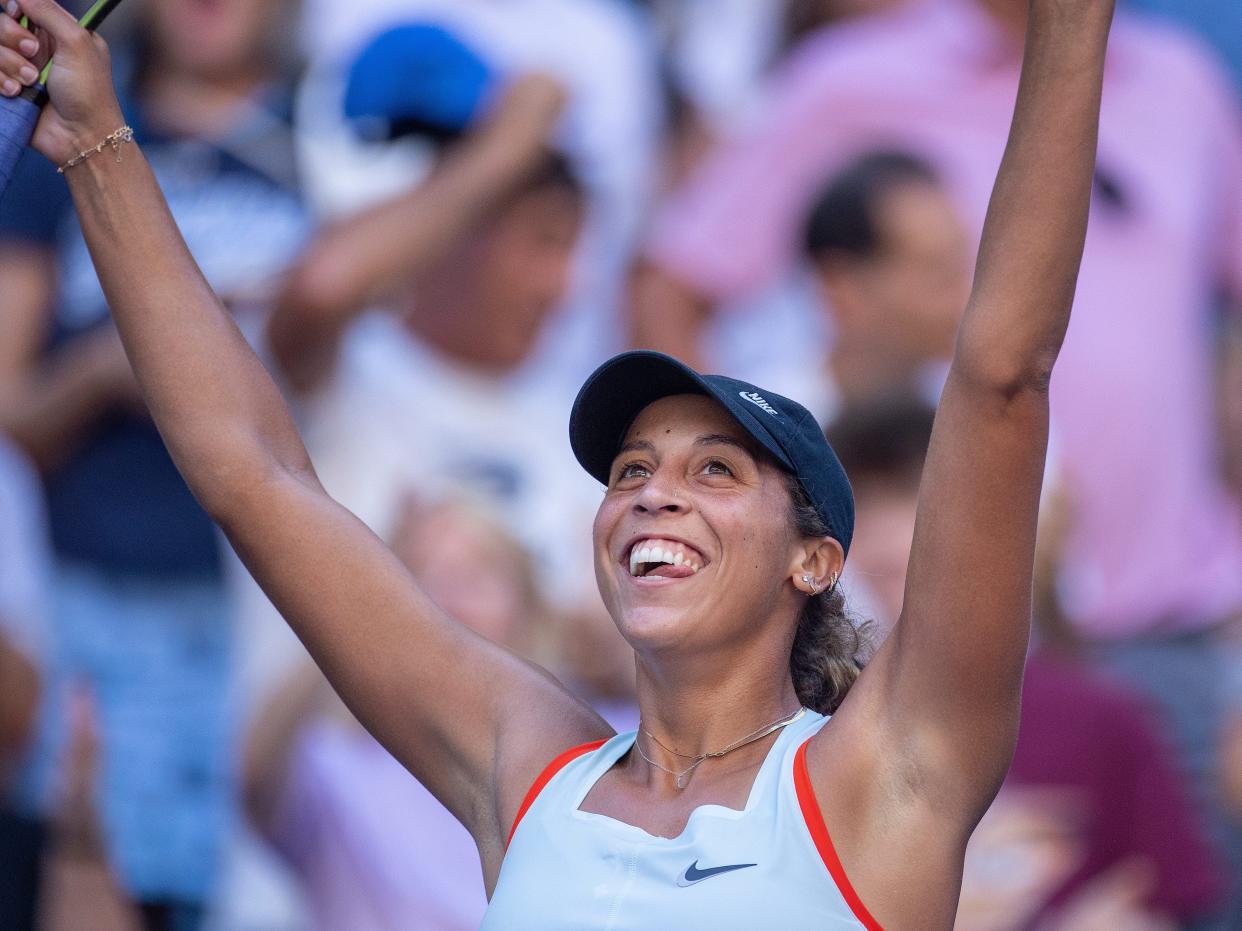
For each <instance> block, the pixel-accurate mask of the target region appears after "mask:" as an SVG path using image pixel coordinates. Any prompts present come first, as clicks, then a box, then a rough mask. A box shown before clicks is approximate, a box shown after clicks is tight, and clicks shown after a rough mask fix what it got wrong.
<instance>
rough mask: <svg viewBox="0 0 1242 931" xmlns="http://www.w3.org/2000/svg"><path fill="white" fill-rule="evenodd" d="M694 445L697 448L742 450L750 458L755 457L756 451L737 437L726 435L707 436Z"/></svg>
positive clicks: (700, 438) (696, 441) (714, 434)
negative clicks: (728, 447)
mask: <svg viewBox="0 0 1242 931" xmlns="http://www.w3.org/2000/svg"><path fill="white" fill-rule="evenodd" d="M694 445H695V446H732V447H734V448H736V449H740V450H741V451H742V452H744V453H746V455H748V456H754V451H753V450H752V449H751V448H750V447H749V446H748V445H747V444H745V443H743V442H742V441H741V440H739V439H737V438H736V437H732V436H729V435H728V434H725V433H709V434H707V435H706V436H701V437H699V438H698V439H697V440H695V441H694Z"/></svg>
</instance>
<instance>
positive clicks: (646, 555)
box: [629, 541, 701, 576]
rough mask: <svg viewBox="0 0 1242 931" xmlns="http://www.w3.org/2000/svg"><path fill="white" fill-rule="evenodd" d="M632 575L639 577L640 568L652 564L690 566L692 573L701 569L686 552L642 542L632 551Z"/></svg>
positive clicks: (635, 545)
mask: <svg viewBox="0 0 1242 931" xmlns="http://www.w3.org/2000/svg"><path fill="white" fill-rule="evenodd" d="M629 562H630V575H632V576H638V575H639V567H640V566H642V565H644V564H650V563H667V564H669V565H672V566H688V567H689V568H690V570H691V571H692V572H698V571H699V569H700V568H701V567H700V566H699V564H698V563H696V562H694V561H693V558H692V557H690V556H687V555H686V553H685V550H683V549H680V548H679V549H677V550H676V551H674V550H673V547H672V546H665V545H663V544H655V545H651V544H650V543H646V542H643V541H640V542H639V543H636V544H634V546H633V547H632V548H631V549H630V560H629Z"/></svg>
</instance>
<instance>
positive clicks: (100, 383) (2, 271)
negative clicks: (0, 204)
mask: <svg viewBox="0 0 1242 931" xmlns="http://www.w3.org/2000/svg"><path fill="white" fill-rule="evenodd" d="M55 292H56V262H55V258H54V255H53V253H52V251H51V249H49V248H46V247H44V246H41V245H35V244H25V245H24V244H18V243H15V242H11V241H5V242H0V294H3V295H4V312H3V313H0V430H3V431H4V432H6V433H8V434H9V435H10V436H11V437H12V438H13V439H14V440H15V441H16V442H17V443H18V444H19V445H20V446H21V447H23V448H24V449H25V451H26V453H27V454H28V455H29V456H30V457H31V458H32V459H34V461H35V462H36V463H37V464H38V465H39V466H40V468H43V469H49V468H53V467H55V466H56V465H57V464H59V463H60V462H61V461H63V460H64V458H65V457H67V456H69V455H71V454H72V452H73V451H74V449H75V448H76V446H77V444H78V443H80V442H81V441H82V439H83V437H84V436H85V435H86V434H87V432H88V431H89V429H90V428H91V427H92V426H93V425H94V423H95V422H96V421H97V420H98V419H99V418H100V417H101V416H102V415H104V414H106V413H107V412H108V411H110V410H113V409H114V408H115V407H116V406H117V405H118V404H125V403H129V404H132V403H135V402H136V401H137V389H136V386H135V384H134V379H133V375H132V374H130V370H129V362H128V361H127V360H126V359H125V353H124V350H123V349H122V348H121V343H120V340H119V339H117V336H116V332H115V331H114V330H113V329H112V328H111V327H101V328H100V329H99V330H98V331H96V332H94V333H91V334H89V335H87V336H84V337H81V338H79V339H76V340H74V341H72V342H71V343H70V344H69V345H67V346H65V347H64V348H62V349H60V350H58V351H56V352H55V353H53V354H51V355H45V353H44V344H45V342H46V339H47V335H48V329H49V325H50V321H51V313H52V301H53V299H54V295H55Z"/></svg>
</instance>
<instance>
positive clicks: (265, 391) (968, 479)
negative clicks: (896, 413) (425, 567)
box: [0, 0, 1113, 931]
mask: <svg viewBox="0 0 1242 931" xmlns="http://www.w3.org/2000/svg"><path fill="white" fill-rule="evenodd" d="M1112 8H1113V0H1031V4H1030V21H1029V26H1028V36H1027V46H1026V57H1025V61H1024V65H1023V73H1022V81H1021V87H1020V90H1019V93H1018V101H1017V107H1016V111H1015V114H1014V122H1013V129H1012V134H1011V137H1010V141H1009V147H1008V149H1007V151H1006V153H1005V157H1004V161H1003V163H1002V165H1001V169H1000V174H999V176H998V178H997V183H996V189H995V193H994V195H993V199H992V204H991V209H990V211H989V215H988V219H987V224H986V228H985V231H984V236H983V244H982V248H981V251H980V255H979V262H978V269H977V275H976V280H975V286H974V290H973V293H972V295H971V299H970V303H969V307H968V309H967V311H966V314H965V317H964V319H963V322H962V326H961V332H960V335H959V339H958V345H957V352H956V355H955V357H954V360H953V365H952V370H951V373H950V376H949V379H948V383H947V385H946V387H945V390H944V395H943V400H942V402H941V405H940V410H939V413H938V415H937V421H936V427H935V433H934V437H933V439H932V443H931V449H930V452H929V454H928V458H927V464H926V471H925V475H924V481H923V487H922V496H921V501H920V506H919V517H918V527H917V531H916V535H915V541H914V549H913V553H912V555H911V563H910V569H909V582H908V587H907V594H906V600H905V607H904V610H903V613H902V617H901V619H900V621H899V623H898V624H897V625H896V628H895V630H894V631H893V633H892V634H891V636H890V637H889V638H888V639H887V641H886V642H885V643H884V644H883V646H882V647H881V648H880V649H879V650H878V651H877V652H876V654H875V655H874V657H873V658H872V659H871V661H870V662H869V663H868V665H867V668H866V669H865V670H864V671H863V672H862V673H861V674H860V675H859V674H857V667H856V666H855V664H854V656H853V652H854V650H855V648H856V646H857V644H856V642H855V641H854V640H852V639H851V637H850V636H849V631H848V629H846V628H845V627H843V626H842V625H843V623H844V622H843V621H842V619H841V617H840V596H839V594H838V592H837V590H836V588H835V582H836V579H837V578H838V576H839V574H840V572H841V568H842V565H843V561H844V556H845V553H846V551H847V550H848V548H849V542H850V535H851V530H852V521H853V503H852V499H851V495H850V491H849V486H848V483H847V482H846V480H845V477H844V474H843V473H842V471H841V469H840V467H839V465H838V463H837V461H836V458H835V456H834V455H833V454H832V453H831V451H830V450H829V448H828V447H827V445H826V443H825V442H824V441H823V439H822V437H821V435H820V434H819V431H818V429H817V428H816V427H815V426H814V423H813V421H812V420H811V418H810V416H809V415H808V414H807V413H806V412H805V411H804V410H803V409H801V408H800V407H798V406H797V405H795V404H794V403H793V402H790V401H788V400H786V399H784V398H780V397H777V396H775V395H772V394H768V393H765V392H764V391H763V390H762V389H759V388H756V387H755V386H752V385H745V384H742V383H740V382H734V381H731V380H728V379H723V378H717V377H706V378H705V377H701V376H699V375H697V374H695V373H693V372H691V371H689V370H688V369H686V368H684V367H682V366H681V365H680V364H679V363H677V362H675V361H673V360H671V359H668V358H666V357H662V356H657V355H655V354H647V353H639V354H631V355H627V356H622V357H619V358H618V359H615V360H612V361H611V362H609V363H607V364H606V365H605V366H604V367H603V368H602V369H601V370H600V371H599V372H597V373H596V375H595V376H593V378H592V380H591V381H590V382H588V384H587V386H586V387H585V388H584V389H583V392H582V393H581V395H580V396H579V398H578V401H577V404H576V406H575V410H574V415H573V418H572V421H573V422H572V425H571V434H572V441H573V445H574V449H575V453H576V454H577V456H578V458H579V459H580V461H582V463H583V465H584V466H585V467H586V468H587V469H588V470H589V471H590V472H591V473H592V474H594V475H596V476H597V477H599V478H601V479H603V480H606V481H607V491H606V493H605V495H604V498H603V502H602V504H601V506H600V508H599V514H598V517H597V519H596V523H595V531H594V552H595V564H596V575H597V578H598V582H599V587H600V590H601V592H602V595H603V598H604V601H605V603H606V604H607V606H608V608H609V610H610V612H611V614H612V616H613V618H614V620H615V621H616V623H617V625H618V627H619V628H620V630H621V632H622V633H623V634H624V635H625V637H626V638H627V639H628V641H629V642H630V644H631V645H632V646H633V648H634V652H635V656H636V665H637V681H638V690H639V701H640V706H641V711H642V727H641V729H640V730H639V732H638V733H637V734H626V735H620V736H614V735H613V734H612V733H611V731H610V730H609V728H608V727H607V726H606V725H605V724H604V723H603V722H602V721H601V720H600V719H599V718H598V717H597V716H596V715H595V714H594V713H593V712H592V711H591V710H590V709H589V708H587V707H585V706H584V705H582V704H580V703H579V702H578V701H577V700H575V699H574V698H573V697H572V696H571V695H569V694H568V693H566V692H565V690H564V689H563V688H561V686H560V685H559V684H558V683H557V682H555V681H554V680H553V679H551V678H550V677H549V676H547V675H546V674H544V673H542V672H541V671H540V670H538V669H536V668H533V667H531V666H530V665H527V664H526V663H523V662H521V661H519V660H518V659H516V658H515V657H514V656H512V655H510V654H508V653H506V652H505V651H504V650H502V649H500V648H499V647H497V646H495V645H493V644H491V643H488V642H486V641H484V640H483V639H482V638H480V637H478V636H476V635H474V634H472V633H470V632H469V631H467V630H466V629H465V628H463V627H462V626H460V625H458V624H456V623H455V622H453V621H452V620H451V619H449V618H447V617H445V616H444V615H443V614H442V613H441V612H440V611H439V609H438V608H437V607H436V606H435V605H434V604H433V603H431V602H430V600H429V599H428V598H427V597H426V596H424V594H423V593H422V592H421V591H420V590H419V589H418V587H417V586H416V585H415V583H414V582H413V580H412V579H411V577H410V575H409V574H408V573H407V572H406V571H405V570H404V569H403V568H402V566H401V564H400V563H399V562H398V560H397V559H396V558H395V557H394V556H393V555H392V554H391V553H390V552H389V551H388V550H387V549H386V548H385V547H384V545H383V544H382V543H381V542H380V541H379V540H378V539H376V538H375V537H374V536H372V534H371V533H370V532H369V531H368V530H367V529H366V528H365V527H364V526H363V525H362V524H361V523H359V522H358V521H357V520H356V519H355V518H353V517H352V516H351V515H350V514H349V513H347V512H346V511H344V510H343V509H342V508H341V507H339V506H338V505H337V504H335V503H334V502H333V501H332V500H331V499H330V498H329V497H328V496H327V495H326V494H325V493H324V491H323V489H322V488H321V487H320V485H319V482H318V481H317V480H316V478H315V474H314V471H313V469H312V468H311V464H310V462H309V461H308V459H307V456H306V453H305V451H304V449H303V446H302V443H301V441H300V439H299V437H298V434H297V432H296V430H295V428H294V425H293V422H292V420H291V419H290V417H289V414H288V412H287V411H286V408H285V405H284V403H283V401H282V400H281V397H280V394H279V392H278V391H277V389H276V387H275V385H274V384H273V383H272V381H271V380H270V379H269V377H268V375H267V373H266V372H265V371H264V369H263V366H262V365H261V363H260V362H259V360H258V359H257V358H256V357H255V356H254V354H253V353H252V352H251V351H250V349H249V348H248V346H247V345H246V342H245V341H244V340H243V338H242V337H241V335H240V334H239V332H238V330H237V328H236V327H235V326H234V324H233V322H232V320H231V319H230V318H229V315H228V314H227V313H226V312H225V310H224V309H223V308H222V307H221V305H220V303H219V302H218V301H217V299H216V297H215V295H213V294H212V292H211V290H210V289H209V288H208V286H207V285H206V284H205V283H204V281H203V278H202V277H201V275H200V274H199V272H198V270H197V268H196V266H195V264H194V260H193V259H192V257H191V256H190V255H189V253H188V252H187V251H186V249H185V247H184V246H183V245H182V242H181V239H180V237H179V235H178V232H177V230H176V228H175V226H174V224H173V222H172V220H171V219H170V217H169V215H168V213H167V211H166V209H165V207H164V203H163V200H162V197H161V195H160V192H159V189H158V188H157V186H156V184H155V182H154V181H153V180H152V177H151V174H150V172H149V171H148V169H147V166H146V164H145V162H144V161H143V158H142V154H141V152H140V150H139V148H138V147H137V145H136V144H134V143H132V142H129V141H127V137H126V134H125V133H124V132H123V131H122V125H123V118H122V115H121V112H120V110H119V108H118V106H117V104H116V100H115V97H114V95H113V93H112V91H111V88H110V84H109V75H108V61H107V54H106V48H105V46H104V44H103V42H102V40H99V39H96V38H92V37H90V36H88V35H87V34H86V33H85V32H83V31H82V30H81V29H80V28H79V27H78V26H77V24H76V23H75V22H74V21H73V19H72V18H71V17H70V16H68V15H67V14H66V13H65V12H64V11H63V10H62V9H61V8H60V7H58V6H57V5H56V4H55V3H54V2H53V0H22V2H21V6H20V9H15V7H14V6H13V5H10V8H9V12H10V14H12V13H14V12H21V11H24V12H25V13H27V14H29V16H30V19H31V20H32V21H33V22H34V23H35V24H37V25H38V26H39V27H40V28H41V30H42V31H43V32H45V33H46V35H48V36H50V37H51V40H52V43H53V44H54V47H55V50H56V56H57V57H56V62H57V64H56V66H55V67H54V69H53V71H52V74H51V80H50V88H49V89H50V93H51V106H50V108H49V109H48V110H47V112H46V113H45V114H44V116H43V118H42V121H41V122H40V124H39V127H38V130H37V133H36V138H35V145H36V147H37V148H38V149H39V150H40V151H41V152H43V154H44V155H46V156H47V157H48V158H50V159H52V160H53V161H55V162H56V163H58V164H62V165H65V166H66V174H67V177H68V179H69V184H70V186H71V188H72V191H73V197H74V200H75V203H76V205H77V209H78V214H79V216H80V218H81V222H82V228H83V231H84V233H85V235H86V238H87V241H88V243H89V245H90V248H91V251H92V254H93V256H94V259H95V263H96V266H97V268H98V271H99V277H100V279H101V281H102V282H103V285H104V288H105V290H106V292H107V295H108V298H109V302H110V304H111V306H112V310H113V313H114V314H115V317H116V321H117V325H118V327H119V329H120V332H121V335H122V338H123V340H124V342H125V346H126V349H127V351H128V353H129V356H130V359H131V360H132V362H133V366H134V369H135V371H136V373H137V376H138V379H139V382H140V384H141V387H142V390H143V392H144V394H145V397H146V399H147V402H148V404H149V405H150V408H151V411H152V413H153V414H154V416H155V418H156V421H157V423H158V424H159V427H160V430H161V431H162V433H163V436H164V439H165V441H166V442H167V444H168V446H169V448H170V450H171V451H172V454H173V456H174V458H175V459H176V461H177V464H178V466H179V467H180V469H181V470H182V472H183V473H184V475H185V477H186V479H187V481H188V482H189V483H190V486H191V487H192V488H193V489H194V491H195V492H196V494H197V495H198V497H199V499H200V500H201V501H202V503H203V504H204V505H205V506H206V507H207V509H208V510H209V511H210V512H211V514H212V515H213V516H214V517H215V519H216V520H217V521H218V522H219V523H220V525H221V526H222V527H223V528H224V530H225V532H226V533H227V534H228V536H229V538H230V540H231V541H232V543H233V545H234V546H235V547H236V549H237V551H238V553H239V554H240V555H241V557H242V559H243V560H245V562H246V564H247V566H248V567H249V568H250V571H251V572H252V573H253V574H254V576H255V577H256V578H257V579H258V580H259V582H260V583H261V584H262V586H263V587H264V589H265V590H266V591H267V593H268V594H269V595H270V596H271V598H272V599H273V601H274V602H275V603H276V604H277V606H278V607H279V608H280V609H281V611H282V612H283V614H284V616H285V617H286V618H287V619H288V621H289V623H290V624H291V625H292V626H293V627H294V629H295V630H296V631H297V633H298V635H299V636H300V637H301V639H302V641H303V642H304V643H305V644H306V646H307V647H308V648H309V650H310V652H311V653H312V655H313V656H314V657H315V659H316V660H317V662H318V663H319V665H320V666H321V667H322V668H323V670H324V672H325V673H326V674H327V676H328V677H329V679H330V680H331V681H332V683H333V684H334V685H335V687H336V688H337V690H338V691H339V692H340V694H341V695H342V696H343V698H344V699H345V700H346V702H347V703H348V704H349V706H350V707H351V708H352V710H353V711H354V713H355V714H356V715H357V717H358V718H359V719H360V720H361V721H362V722H364V723H365V724H366V726H367V727H368V728H369V729H370V730H371V732H372V733H373V734H375V736H376V737H377V738H379V740H380V741H382V742H383V743H384V745H385V746H387V747H388V749H389V750H390V751H391V752H392V753H393V754H394V755H395V756H396V757H397V758H398V759H399V760H401V761H402V763H404V764H405V765H406V766H407V767H408V768H409V769H410V771H411V772H413V773H414V774H415V775H416V776H417V777H418V778H419V779H421V780H422V781H423V782H424V783H425V784H426V785H427V787H428V788H429V789H430V790H431V791H432V792H433V793H434V794H435V795H436V796H437V797H438V798H439V799H440V800H441V801H442V802H443V803H444V804H445V805H446V806H447V807H448V808H449V809H450V810H451V811H452V812H453V813H454V814H455V815H456V816H457V817H458V818H459V819H460V820H461V821H462V823H463V824H464V825H465V826H466V827H467V828H468V829H469V831H470V832H471V834H472V835H473V837H474V839H475V841H476V842H477V844H478V848H479V853H480V857H481V860H482V866H483V871H484V874H485V877H486V883H487V887H488V890H489V893H490V894H491V896H492V902H491V908H490V910H489V913H488V917H487V919H486V920H485V923H484V924H485V927H488V928H503V929H522V928H531V929H544V931H546V929H558V928H559V929H581V928H612V929H648V928H655V927H661V928H668V927H677V928H703V927H713V928H755V927H778V928H795V927H796V928H810V927H817V928H827V927H840V928H846V927H860V926H862V927H868V928H877V927H880V926H881V925H883V926H885V927H889V928H918V929H927V928H949V927H951V926H952V923H953V915H954V910H955V904H956V901H957V896H958V888H959V883H960V875H961V868H962V856H963V850H964V848H965V845H966V841H967V838H968V837H969V835H970V832H971V830H972V829H973V827H974V825H975V823H976V821H977V820H978V818H979V817H980V815H981V814H982V812H983V811H984V810H985V809H986V807H987V806H988V804H989V802H990V801H991V799H992V797H993V795H994V793H995V792H996V789H997V786H998V785H999V784H1000V782H1001V778H1002V777H1003V775H1004V773H1005V770H1006V767H1007V765H1008V761H1009V759H1010V754H1011V752H1012V748H1013V744H1014V729H1015V726H1016V722H1017V711H1018V703H1019V693H1020V689H1021V678H1022V666H1023V660H1024V657H1025V654H1026V645H1027V635H1028V616H1029V613H1030V592H1031V564H1032V554H1033V549H1034V542H1035V522H1036V511H1037V507H1038V501H1039V491H1040V482H1041V472H1042V466H1043V459H1044V451H1045V445H1046V432H1047V418H1048V399H1047V392H1048V383H1049V377H1050V375H1051V371H1052V366H1053V362H1054V360H1055V358H1056V356H1057V353H1058V350H1059V347H1060V345H1061V342H1062V339H1063V337H1064V334H1065V328H1066V325H1067V323H1068V320H1069V311H1070V305H1071V302H1072V298H1073V293H1074V286H1075V278H1076V275H1077V270H1078V265H1079V262H1080V260H1081V255H1082V247H1083V239H1084V235H1085V229H1086V219H1087V208H1088V201H1089V197H1090V190H1091V179H1092V171H1093V164H1094V153H1095V144H1096V134H1097V124H1098V118H1099V102H1100V88H1101V83H1102V74H1103V68H1104V57H1105V47H1106V45H1107V35H1108V30H1109V24H1110V22H1111V17H1112ZM23 38H28V34H25V33H24V32H23V31H22V30H21V29H20V28H19V27H18V25H17V24H16V23H15V22H14V21H13V20H12V19H11V18H5V19H4V20H3V33H2V42H3V45H4V46H6V50H5V51H4V52H3V54H2V56H0V68H2V69H3V71H4V73H5V74H6V75H8V76H10V77H12V78H13V79H14V80H18V81H20V80H22V78H21V76H20V69H21V66H22V64H23V63H24V62H25V52H24V50H23V49H22V48H21V46H20V44H19V43H20V42H21V40H22V39H23ZM45 44H46V43H45ZM0 83H3V82H2V81H0ZM825 131H831V127H826V128H825ZM426 403H427V404H435V403H436V386H435V385H428V386H427V397H426ZM546 545H547V546H548V547H565V546H586V545H588V544H587V541H586V540H570V539H555V540H548V541H547V543H546ZM847 692H848V694H847ZM808 706H809V707H808ZM838 706H839V708H838ZM827 712H835V713H833V714H832V717H831V718H830V719H829V718H828V717H826V716H825V713H827Z"/></svg>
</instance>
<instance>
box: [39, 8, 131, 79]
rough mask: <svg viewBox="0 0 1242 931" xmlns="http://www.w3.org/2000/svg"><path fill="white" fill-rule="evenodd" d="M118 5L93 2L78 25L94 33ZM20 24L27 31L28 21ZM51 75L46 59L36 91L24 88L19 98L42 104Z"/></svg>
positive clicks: (49, 61) (49, 65)
mask: <svg viewBox="0 0 1242 931" xmlns="http://www.w3.org/2000/svg"><path fill="white" fill-rule="evenodd" d="M120 5H121V0H95V2H94V3H93V4H91V8H90V9H89V10H87V11H86V12H85V13H83V14H82V18H81V19H79V20H78V25H79V26H81V27H82V28H83V29H87V30H89V31H91V32H94V31H95V30H96V29H98V28H99V27H100V26H101V25H103V21H104V20H105V19H107V18H108V16H109V15H110V14H111V13H112V11H113V10H115V9H116V8H117V7H118V6H120ZM21 24H22V26H23V27H24V28H26V29H29V28H30V19H29V18H28V17H26V16H23V17H22V19H21ZM51 73H52V61H51V59H48V62H47V64H46V65H44V66H43V71H42V72H41V73H40V74H39V84H38V89H37V90H36V89H35V88H34V87H28V88H26V91H23V92H22V95H21V96H23V97H25V98H26V99H27V100H36V101H38V102H40V103H42V102H43V98H44V97H45V92H44V91H43V85H45V84H47V79H48V76H49V75H50V74H51ZM32 90H33V91H34V93H33V94H27V91H32Z"/></svg>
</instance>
